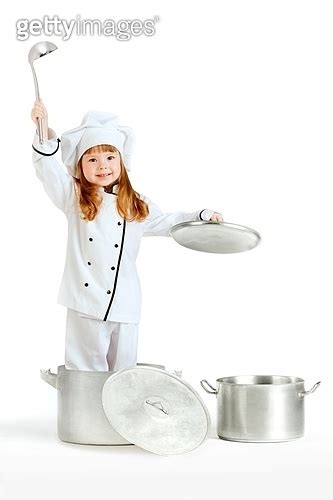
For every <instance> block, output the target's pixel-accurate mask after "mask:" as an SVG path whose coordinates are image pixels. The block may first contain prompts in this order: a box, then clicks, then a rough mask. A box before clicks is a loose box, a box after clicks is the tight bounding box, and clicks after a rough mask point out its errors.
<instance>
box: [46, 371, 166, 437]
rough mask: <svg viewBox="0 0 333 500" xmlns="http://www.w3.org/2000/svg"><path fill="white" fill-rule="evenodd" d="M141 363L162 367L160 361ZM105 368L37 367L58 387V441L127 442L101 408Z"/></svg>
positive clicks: (105, 375) (107, 375)
mask: <svg viewBox="0 0 333 500" xmlns="http://www.w3.org/2000/svg"><path fill="white" fill-rule="evenodd" d="M141 366H146V367H155V368H159V369H162V370H163V369H165V367H164V366H161V365H152V364H144V363H143V364H142V365H141ZM112 373H113V372H109V371H105V372H103V371H83V370H67V369H66V368H65V366H64V365H62V366H59V367H58V374H55V373H51V371H50V370H41V378H42V379H43V380H45V382H47V383H49V384H50V385H52V386H53V387H55V388H56V389H57V391H58V418H57V422H58V436H59V438H60V439H61V441H66V442H69V443H77V444H97V445H129V444H131V443H129V442H128V441H126V439H124V438H123V437H122V436H121V435H120V434H118V432H116V430H115V429H114V428H113V427H112V425H111V424H110V422H109V420H108V419H107V417H106V415H105V412H104V410H103V404H102V390H103V386H104V383H105V382H106V380H107V379H108V378H109V377H110V375H112Z"/></svg>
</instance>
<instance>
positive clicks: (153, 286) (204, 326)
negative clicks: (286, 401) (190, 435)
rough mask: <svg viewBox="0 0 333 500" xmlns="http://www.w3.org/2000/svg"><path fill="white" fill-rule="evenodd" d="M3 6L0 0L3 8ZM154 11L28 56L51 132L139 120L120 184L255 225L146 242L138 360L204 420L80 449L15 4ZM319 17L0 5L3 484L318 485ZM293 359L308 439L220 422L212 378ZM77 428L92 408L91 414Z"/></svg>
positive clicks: (265, 9) (219, 491)
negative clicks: (264, 434)
mask: <svg viewBox="0 0 333 500" xmlns="http://www.w3.org/2000/svg"><path fill="white" fill-rule="evenodd" d="M7 9H8V10H7ZM55 14H57V15H58V16H59V17H60V18H64V19H67V20H68V21H69V20H70V19H73V18H75V17H76V15H77V14H80V15H81V17H82V18H86V19H88V18H97V19H101V20H104V19H110V18H111V19H114V20H119V19H135V18H139V19H142V20H144V19H146V18H152V17H153V16H154V15H158V16H159V17H160V21H159V22H158V24H157V25H156V35H155V36H153V37H145V36H141V37H137V38H133V39H132V40H131V41H128V42H119V41H117V40H115V39H114V38H108V37H105V36H100V37H99V36H97V35H96V36H93V37H91V36H86V37H77V36H75V35H73V37H72V38H71V39H70V40H68V41H66V42H65V41H63V40H62V39H61V37H55V36H53V37H51V38H50V40H51V41H53V42H54V43H56V44H57V45H58V47H59V50H57V51H56V52H54V53H53V54H51V55H49V56H48V57H46V58H43V59H42V60H40V61H38V62H37V63H36V64H35V67H36V71H37V75H38V78H39V83H40V91H41V96H42V98H43V100H44V102H45V104H46V106H47V108H48V112H49V123H50V126H51V127H52V128H54V129H55V130H56V131H57V133H58V135H60V134H61V133H62V132H63V131H65V130H68V129H69V128H73V127H75V126H77V125H79V123H80V122H81V119H82V117H83V115H84V113H86V111H88V110H102V111H113V112H116V113H117V114H119V116H120V117H121V123H122V124H123V125H130V126H132V127H133V128H134V130H135V132H136V140H137V145H136V152H135V156H134V159H133V163H132V173H131V180H132V184H133V187H134V189H136V190H137V191H139V192H141V193H143V194H145V195H147V196H149V197H150V198H152V199H153V200H154V201H155V202H156V203H158V204H159V205H160V207H161V208H162V209H163V210H165V211H176V210H184V211H195V210H199V209H202V208H211V209H214V210H217V211H220V212H221V213H222V214H223V216H224V220H225V221H227V222H233V223H238V224H244V225H248V226H250V227H253V228H255V229H256V230H258V231H259V232H260V233H261V235H262V243H261V244H260V246H259V247H258V248H256V249H255V250H253V251H251V252H248V253H244V254H235V255H213V254H204V253H199V252H192V251H190V250H187V249H185V248H182V247H180V246H179V245H177V244H176V243H175V242H174V241H173V240H172V239H169V238H146V239H144V240H143V241H142V245H141V252H140V255H139V258H138V269H139V273H140V276H141V283H142V289H143V309H142V321H141V326H140V343H139V361H140V362H148V363H160V364H165V365H166V366H167V367H169V368H170V369H182V370H183V377H184V379H185V380H186V381H188V382H189V383H190V384H191V385H192V386H193V387H194V388H195V389H197V390H198V392H199V393H200V394H201V395H202V398H203V399H204V401H205V402H206V404H207V406H208V408H209V410H210V413H211V416H212V419H213V426H212V430H211V437H210V439H209V440H208V441H207V442H206V443H205V444H204V445H203V446H201V447H200V448H198V449H196V450H195V451H193V452H191V453H189V454H186V455H183V456H177V457H169V458H165V457H159V456H157V455H153V454H150V453H148V452H145V451H144V450H141V449H140V448H136V447H129V448H128V447H125V448H120V449H119V448H108V447H106V448H103V447H84V446H76V445H70V444H65V443H62V442H60V441H59V440H58V438H57V434H56V410H57V407H56V391H55V390H54V389H53V388H51V387H50V386H48V385H46V384H45V383H43V382H42V381H41V380H40V378H39V369H40V368H52V370H53V371H55V370H56V368H57V366H58V365H60V364H63V356H64V332H65V314H66V311H65V308H64V307H62V306H60V305H57V304H56V297H57V292H58V287H59V284H60V280H61V276H62V271H63V265H64V258H65V248H66V220H65V218H64V216H63V214H62V213H61V212H60V211H59V210H57V209H56V208H55V207H54V206H53V205H52V204H51V202H50V200H49V199H48V198H47V196H46V194H45V193H44V191H43V188H42V185H41V184H40V182H39V181H38V179H37V177H36V176H35V173H34V170H33V168H32V164H31V141H32V137H33V133H34V125H33V123H32V121H31V119H30V111H31V108H32V106H33V102H34V87H33V80H32V74H31V70H30V68H29V65H28V61H27V56H28V51H29V49H30V47H31V46H32V45H33V44H34V43H36V42H37V41H41V40H44V39H46V37H45V36H40V37H30V39H29V40H27V41H25V42H23V41H18V40H17V39H16V28H15V23H16V21H17V20H18V19H22V18H28V19H33V18H37V19H41V18H42V17H43V16H44V15H49V16H53V15H55ZM332 20H333V8H332V4H331V2H330V1H323V0H317V1H316V2H314V1H308V0H302V1H297V0H280V1H279V2H278V1H275V0H274V1H273V0H261V1H259V0H242V1H241V0H237V1H235V0H234V1H209V2H208V1H207V2H199V1H191V2H190V1H188V0H186V1H182V2H177V3H174V4H171V2H169V3H167V2H162V1H154V2H153V1H141V2H140V3H138V2H134V1H129V0H128V1H116V2H106V3H105V4H104V3H103V4H102V2H90V3H88V2H86V3H85V4H84V3H82V1H80V2H79V1H72V2H64V1H58V2H57V3H56V4H54V3H52V4H51V3H50V2H45V1H44V2H41V1H36V2H33V4H32V3H27V2H23V1H17V2H15V3H13V2H12V3H11V4H9V5H8V7H6V13H4V11H3V13H2V15H1V20H0V22H1V46H2V56H1V58H2V79H1V84H2V95H1V111H2V120H1V123H2V139H3V141H2V146H1V156H2V165H1V169H2V179H1V181H2V182H1V215H2V218H1V226H2V227H1V228H2V237H1V241H2V244H1V253H2V256H1V264H2V266H1V268H2V269H1V288H2V295H1V296H2V328H1V349H0V352H1V360H0V361H1V363H0V370H1V415H0V455H1V456H0V497H1V496H3V498H5V499H6V500H7V499H11V498H15V499H16V498H21V497H22V496H23V495H24V496H25V497H29V498H30V497H31V498H32V497H34V498H38V499H39V498H48V499H54V498H57V499H59V498H61V497H63V498H70V497H71V498H74V497H77V498H80V499H86V498H87V499H88V498H92V497H95V498H98V496H102V495H103V496H105V495H108V496H109V497H111V496H112V495H117V496H118V497H119V498H126V499H127V498H132V497H134V496H135V497H136V498H140V499H141V498H145V499H146V498H154V499H158V500H162V499H163V500H164V499H166V498H170V497H171V496H172V497H173V498H177V499H178V498H179V499H182V500H183V499H185V500H187V499H191V500H192V499H197V498H198V499H199V498H203V497H206V498H226V499H228V500H230V499H237V500H238V499H241V498H244V497H245V496H246V497H247V498H256V499H265V500H266V499H267V498H271V499H281V498H284V499H291V498H293V499H294V498H306V499H308V498H309V499H310V498H311V499H312V498H314V497H320V498H321V500H324V499H329V498H330V499H331V498H332V487H331V478H330V476H331V475H332V472H333V468H332V459H333V453H332V451H333V447H332V435H333V434H332V419H331V415H332V410H333V405H332V362H331V359H332V349H331V346H332V342H331V335H332V313H331V311H332V266H331V256H332V236H331V234H332V219H331V217H332V203H331V199H332V195H331V192H332V182H331V169H332V142H331V138H332V116H333V113H332V111H333V110H332V107H333V99H332V88H333V85H332V84H333V81H332V80H333V75H332V42H333V35H332ZM246 373H247V374H261V373H266V374H281V375H295V376H299V377H302V378H304V379H305V383H306V388H307V389H309V388H310V387H311V386H312V385H313V384H314V383H315V382H316V381H317V380H322V385H321V387H320V388H319V389H318V391H317V392H316V393H315V394H313V395H312V396H311V397H308V398H307V399H306V403H305V410H306V435H305V437H304V438H303V439H301V440H298V441H295V442H290V443H281V444H263V445H257V444H249V445H246V444H241V443H228V442H225V441H221V440H219V439H217V437H216V431H215V422H214V420H215V412H216V401H215V399H214V397H213V396H211V397H209V395H208V394H206V393H204V391H203V390H202V389H201V388H200V385H199V381H200V380H201V379H202V378H207V379H208V380H210V381H211V383H213V384H214V383H215V379H216V378H218V377H222V376H229V375H240V374H246ZM92 424H93V423H92Z"/></svg>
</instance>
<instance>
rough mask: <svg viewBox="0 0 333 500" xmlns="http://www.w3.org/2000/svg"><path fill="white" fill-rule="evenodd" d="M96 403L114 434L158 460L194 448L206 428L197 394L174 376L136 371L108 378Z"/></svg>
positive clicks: (206, 419)
mask: <svg viewBox="0 0 333 500" xmlns="http://www.w3.org/2000/svg"><path fill="white" fill-rule="evenodd" d="M102 403H103V408H104V412H105V414H106V416H107V418H108V420H109V422H110V424H111V425H112V427H113V428H114V429H115V430H116V431H117V432H118V433H119V434H121V435H122V436H123V437H124V438H125V439H126V440H127V441H129V442H130V443H133V444H135V445H137V446H139V447H141V448H144V449H145V450H148V451H151V452H153V453H156V454H158V455H176V454H180V453H186V452H188V451H191V450H193V449H194V448H197V447H198V446H200V445H201V444H202V443H203V442H204V441H205V439H206V438H207V435H208V431H209V428H210V417H209V413H208V410H207V408H206V406H205V404H204V402H203V401H202V399H201V397H200V396H199V394H197V392H196V391H195V390H194V389H193V388H192V387H191V386H190V385H189V384H187V383H186V382H184V381H183V380H181V379H180V378H179V377H177V376H176V375H173V374H171V373H168V372H166V371H165V370H159V369H157V368H146V367H136V368H130V369H125V370H121V371H119V372H116V373H115V374H113V375H111V376H110V377H109V378H108V379H107V380H106V382H105V383H104V386H103V391H102Z"/></svg>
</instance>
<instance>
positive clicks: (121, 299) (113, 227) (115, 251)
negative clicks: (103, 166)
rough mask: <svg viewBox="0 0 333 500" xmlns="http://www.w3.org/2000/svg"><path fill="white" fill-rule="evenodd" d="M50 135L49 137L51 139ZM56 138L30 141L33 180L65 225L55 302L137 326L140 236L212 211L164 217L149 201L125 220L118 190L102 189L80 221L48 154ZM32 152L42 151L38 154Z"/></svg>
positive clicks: (70, 187)
mask: <svg viewBox="0 0 333 500" xmlns="http://www.w3.org/2000/svg"><path fill="white" fill-rule="evenodd" d="M50 137H51V138H50ZM59 142H60V140H59V139H57V138H56V134H55V132H54V131H53V130H52V129H49V139H48V140H44V143H43V145H41V144H39V139H38V136H37V134H35V137H34V141H33V148H34V150H33V164H34V166H35V168H36V174H37V177H38V178H39V179H40V180H41V182H42V183H43V186H44V189H45V191H46V193H47V194H48V196H49V197H50V198H51V200H52V201H53V203H54V204H55V205H56V206H57V207H58V208H59V209H60V210H62V211H63V212H64V214H65V216H66V218H67V222H68V238H67V253H66V263H65V268H64V272H63V277H62V281H61V285H60V290H59V293H58V298H57V303H58V304H62V305H64V306H67V307H68V308H70V309H74V310H76V311H80V312H81V313H84V314H87V315H89V316H93V317H94V318H97V319H100V320H103V321H116V322H122V323H138V322H139V321H140V314H141V288H140V282H139V278H138V274H137V269H136V263H135V262H136V258H137V255H138V252H139V247H140V241H141V237H142V236H169V230H170V228H171V227H172V226H174V225H175V224H178V223H180V222H184V221H191V220H204V219H203V218H202V215H203V212H205V213H204V216H205V219H206V220H209V218H210V216H211V214H212V213H213V211H211V210H199V211H197V212H194V213H185V212H175V213H164V214H163V213H162V212H161V210H160V209H159V208H158V206H157V205H156V204H155V203H153V202H152V201H151V200H150V199H149V198H147V197H145V196H141V198H142V199H143V200H144V201H145V202H146V203H148V207H149V216H148V217H147V218H146V219H145V220H144V221H133V222H129V221H126V220H125V219H124V218H123V217H121V216H120V215H119V213H118V211H117V204H116V201H117V191H118V189H117V188H118V186H117V185H115V186H114V187H113V192H112V193H107V192H106V191H105V190H104V188H103V187H101V188H100V190H101V194H102V196H103V202H102V206H101V208H100V211H99V213H98V214H97V216H96V217H95V219H94V220H93V221H86V220H83V219H82V218H81V215H82V214H81V212H80V209H79V205H78V202H77V200H76V194H75V190H74V180H73V178H72V177H71V176H70V175H69V174H68V173H67V172H66V171H65V169H64V168H63V166H62V165H61V164H60V163H59V162H58V161H57V159H56V156H55V155H54V154H52V153H53V152H54V151H56V150H57V147H58V146H59ZM36 150H38V151H40V153H39V152H37V151H36Z"/></svg>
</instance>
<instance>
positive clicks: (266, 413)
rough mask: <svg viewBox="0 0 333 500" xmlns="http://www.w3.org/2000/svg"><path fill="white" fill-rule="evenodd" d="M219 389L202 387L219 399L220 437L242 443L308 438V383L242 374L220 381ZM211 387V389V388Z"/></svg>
mask: <svg viewBox="0 0 333 500" xmlns="http://www.w3.org/2000/svg"><path fill="white" fill-rule="evenodd" d="M216 382H217V388H216V389H215V388H214V387H213V386H212V385H211V384H210V383H209V382H207V380H201V382H200V384H201V386H202V387H203V389H204V390H205V391H206V392H208V393H209V394H215V395H216V397H217V434H218V436H219V437H220V438H221V439H226V440H229V441H242V442H279V441H290V440H292V439H296V438H300V437H302V436H303V435H304V395H307V394H310V393H312V392H314V391H315V390H316V389H317V388H318V387H319V385H320V382H317V383H316V384H315V385H314V386H313V387H312V388H311V390H310V391H305V390H304V380H303V379H301V378H298V377H287V376H281V375H242V376H236V377H224V378H219V379H217V381H216ZM207 386H208V388H207Z"/></svg>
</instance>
